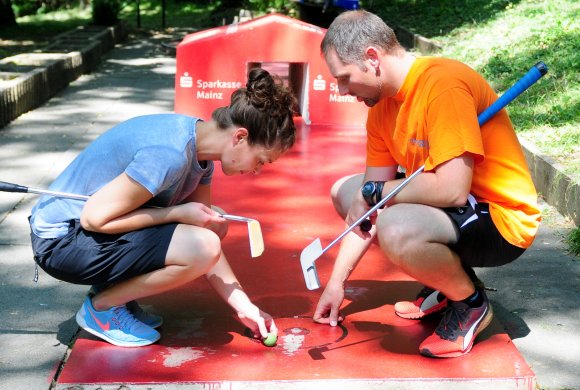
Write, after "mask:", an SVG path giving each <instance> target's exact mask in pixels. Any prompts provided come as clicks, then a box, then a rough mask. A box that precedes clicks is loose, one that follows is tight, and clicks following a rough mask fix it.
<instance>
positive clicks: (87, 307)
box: [76, 296, 161, 347]
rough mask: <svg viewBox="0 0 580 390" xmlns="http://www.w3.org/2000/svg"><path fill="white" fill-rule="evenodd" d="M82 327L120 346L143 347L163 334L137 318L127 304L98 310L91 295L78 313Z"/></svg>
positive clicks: (77, 318)
mask: <svg viewBox="0 0 580 390" xmlns="http://www.w3.org/2000/svg"><path fill="white" fill-rule="evenodd" d="M76 320H77V323H78V324H79V326H80V327H81V328H83V329H84V330H86V331H87V332H89V333H92V334H94V335H95V336H97V337H99V338H101V339H103V340H106V341H108V342H109V343H111V344H113V345H118V346H120V347H141V346H144V345H149V344H153V343H154V342H156V341H157V340H159V338H160V337H161V335H160V334H159V332H157V331H156V330H155V329H153V328H151V327H150V326H147V325H145V324H144V323H142V322H141V321H139V320H137V319H136V318H135V317H133V315H132V314H131V313H130V312H129V311H128V310H127V307H126V306H125V305H122V306H115V307H112V308H110V309H109V310H104V311H97V310H95V308H94V307H93V303H92V302H91V298H90V297H88V296H87V297H86V298H85V301H84V302H83V305H82V306H81V308H80V309H79V311H78V312H77V315H76Z"/></svg>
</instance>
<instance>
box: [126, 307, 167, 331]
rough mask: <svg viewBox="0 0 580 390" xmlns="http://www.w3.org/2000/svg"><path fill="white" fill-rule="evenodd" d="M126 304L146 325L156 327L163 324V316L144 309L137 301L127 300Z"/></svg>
mask: <svg viewBox="0 0 580 390" xmlns="http://www.w3.org/2000/svg"><path fill="white" fill-rule="evenodd" d="M125 306H127V310H129V312H130V313H131V314H133V317H135V318H137V319H138V320H139V321H141V322H142V323H144V324H145V325H148V326H150V327H152V328H154V329H155V328H159V327H160V326H161V325H163V317H161V316H158V315H156V314H153V313H149V312H147V311H145V310H143V308H142V307H141V306H139V304H138V303H137V301H130V302H127V303H126V304H125Z"/></svg>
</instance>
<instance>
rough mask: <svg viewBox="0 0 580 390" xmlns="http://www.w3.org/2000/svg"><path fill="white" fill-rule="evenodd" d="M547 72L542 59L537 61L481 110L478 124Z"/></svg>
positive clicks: (481, 123)
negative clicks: (489, 104) (497, 97)
mask: <svg viewBox="0 0 580 390" xmlns="http://www.w3.org/2000/svg"><path fill="white" fill-rule="evenodd" d="M546 73H548V67H547V66H546V64H544V63H543V62H542V61H540V62H538V63H537V64H536V65H534V66H533V67H532V69H530V70H529V71H528V73H526V74H525V75H524V77H522V78H521V79H519V80H518V81H517V82H516V83H515V84H514V85H512V86H511V88H510V89H508V90H507V91H506V92H505V93H504V94H503V95H501V96H500V97H499V99H497V100H496V101H495V102H494V103H493V104H492V105H491V106H489V107H488V108H487V109H486V110H485V111H483V112H482V113H481V114H479V116H478V117H477V119H478V121H479V125H480V126H481V125H483V124H484V123H485V122H487V121H488V120H489V119H490V118H491V117H492V116H494V115H495V114H497V112H498V111H499V110H501V109H502V108H504V107H505V106H507V105H508V104H509V103H510V102H511V101H512V100H514V99H515V98H516V97H518V96H519V95H520V94H521V93H522V92H524V91H525V90H526V89H528V88H529V87H531V86H532V85H533V84H534V83H535V82H536V81H538V80H539V79H540V78H541V77H542V76H543V75H545V74H546Z"/></svg>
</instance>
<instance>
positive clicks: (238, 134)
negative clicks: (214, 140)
mask: <svg viewBox="0 0 580 390" xmlns="http://www.w3.org/2000/svg"><path fill="white" fill-rule="evenodd" d="M246 138H248V129H246V128H245V127H238V128H237V129H236V131H235V132H234V136H233V139H232V140H233V143H234V145H237V144H240V143H242V142H245V141H246Z"/></svg>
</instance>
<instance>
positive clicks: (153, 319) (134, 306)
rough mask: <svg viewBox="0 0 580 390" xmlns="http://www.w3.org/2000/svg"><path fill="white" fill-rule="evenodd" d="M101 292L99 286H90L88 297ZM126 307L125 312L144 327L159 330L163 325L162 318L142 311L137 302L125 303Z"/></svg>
mask: <svg viewBox="0 0 580 390" xmlns="http://www.w3.org/2000/svg"><path fill="white" fill-rule="evenodd" d="M103 290H104V288H102V287H101V286H92V287H91V289H90V290H89V297H93V296H94V295H96V294H98V293H99V292H101V291H103ZM126 306H127V310H129V312H131V314H133V317H135V318H137V319H138V320H139V321H141V322H142V323H144V324H145V325H148V326H150V327H152V328H159V327H160V326H161V325H163V317H161V316H158V315H156V314H153V313H149V312H147V311H145V310H143V308H141V306H139V304H138V303H137V301H130V302H127V304H126Z"/></svg>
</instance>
